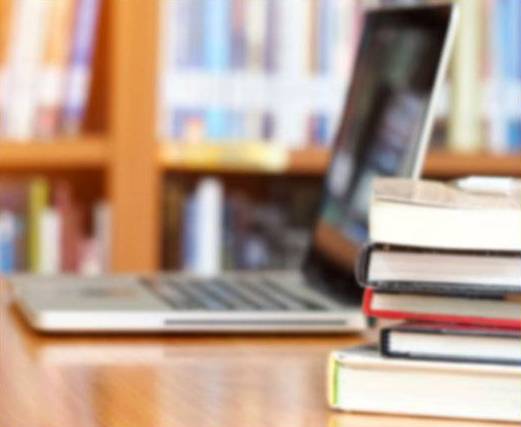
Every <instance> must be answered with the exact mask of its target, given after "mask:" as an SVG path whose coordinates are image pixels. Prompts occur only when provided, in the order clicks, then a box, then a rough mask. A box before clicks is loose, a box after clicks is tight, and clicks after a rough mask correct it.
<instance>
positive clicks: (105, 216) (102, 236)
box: [93, 201, 112, 273]
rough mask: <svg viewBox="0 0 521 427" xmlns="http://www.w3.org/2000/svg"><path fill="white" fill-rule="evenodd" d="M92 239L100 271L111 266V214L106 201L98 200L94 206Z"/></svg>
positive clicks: (107, 269) (102, 271) (105, 270)
mask: <svg viewBox="0 0 521 427" xmlns="http://www.w3.org/2000/svg"><path fill="white" fill-rule="evenodd" d="M93 216H94V240H95V242H96V243H95V245H96V248H97V256H98V265H99V268H98V269H99V271H100V272H101V273H106V272H109V271H110V268H111V252H112V245H111V235H112V214H111V209H110V205H109V204H108V203H107V202H103V201H102V202H98V203H96V204H95V206H94V215H93Z"/></svg>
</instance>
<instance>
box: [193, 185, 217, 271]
mask: <svg viewBox="0 0 521 427" xmlns="http://www.w3.org/2000/svg"><path fill="white" fill-rule="evenodd" d="M195 204H196V206H197V214H196V216H195V224H196V225H195V230H194V231H195V236H194V245H195V257H194V260H195V266H194V272H195V273H196V274H198V275H201V276H214V275H217V274H219V273H220V272H221V268H222V261H221V258H222V250H223V237H222V229H223V209H224V189H223V186H222V184H221V182H220V181H219V180H217V179H215V178H204V179H202V180H201V181H200V182H199V183H198V185H197V188H196V191H195Z"/></svg>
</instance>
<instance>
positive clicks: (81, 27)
mask: <svg viewBox="0 0 521 427" xmlns="http://www.w3.org/2000/svg"><path fill="white" fill-rule="evenodd" d="M100 3H101V2H100V0H77V4H76V8H75V14H74V30H73V34H72V44H71V48H70V49H71V50H70V54H69V60H68V64H67V67H68V68H67V71H66V73H67V77H66V83H65V93H64V98H63V111H62V128H63V130H64V131H65V133H67V134H76V133H78V131H79V130H80V128H81V125H82V123H83V117H84V115H85V109H86V105H87V96H88V93H89V88H90V80H91V74H92V70H91V65H92V58H93V53H94V45H95V41H96V32H97V31H96V30H97V26H98V25H97V24H98V16H99V9H100Z"/></svg>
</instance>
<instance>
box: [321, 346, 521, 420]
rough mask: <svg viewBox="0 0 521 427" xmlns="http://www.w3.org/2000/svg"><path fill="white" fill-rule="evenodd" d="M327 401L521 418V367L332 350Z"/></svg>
mask: <svg viewBox="0 0 521 427" xmlns="http://www.w3.org/2000/svg"><path fill="white" fill-rule="evenodd" d="M328 371H329V372H328V373H329V375H328V400H329V404H330V406H332V407H333V408H336V409H340V410H344V411H349V412H361V413H378V414H402V415H412V416H418V417H443V418H462V419H474V420H494V421H509V422H521V393H520V387H519V385H520V384H521V367H520V366H499V365H486V364H477V363H450V362H431V361H417V360H399V359H388V358H385V357H382V356H381V355H380V354H379V352H378V350H377V349H376V348H374V347H369V346H364V347H356V348H351V349H346V350H339V351H334V352H333V353H331V355H330V358H329V369H328Z"/></svg>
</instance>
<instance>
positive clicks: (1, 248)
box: [0, 213, 16, 274]
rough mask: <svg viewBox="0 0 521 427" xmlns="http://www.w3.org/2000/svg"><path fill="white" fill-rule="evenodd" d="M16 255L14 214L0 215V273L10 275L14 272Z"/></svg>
mask: <svg viewBox="0 0 521 427" xmlns="http://www.w3.org/2000/svg"><path fill="white" fill-rule="evenodd" d="M15 254H16V218H15V216H14V214H11V213H3V214H1V215H0V273H3V274H10V273H13V272H14V271H15V262H16V260H15V258H16V257H15Z"/></svg>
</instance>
